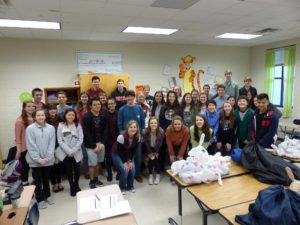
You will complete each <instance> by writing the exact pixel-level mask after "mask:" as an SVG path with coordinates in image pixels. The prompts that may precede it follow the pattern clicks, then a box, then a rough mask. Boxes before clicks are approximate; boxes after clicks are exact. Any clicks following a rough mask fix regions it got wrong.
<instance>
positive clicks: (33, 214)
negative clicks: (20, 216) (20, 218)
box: [25, 202, 40, 225]
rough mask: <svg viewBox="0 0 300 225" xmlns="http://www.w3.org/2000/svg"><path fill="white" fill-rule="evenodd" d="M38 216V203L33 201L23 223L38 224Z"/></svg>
mask: <svg viewBox="0 0 300 225" xmlns="http://www.w3.org/2000/svg"><path fill="white" fill-rule="evenodd" d="M39 218H40V212H39V208H38V204H37V203H36V202H35V203H34V204H33V205H32V206H31V207H30V209H29V212H28V214H27V217H26V221H25V225H38V223H39Z"/></svg>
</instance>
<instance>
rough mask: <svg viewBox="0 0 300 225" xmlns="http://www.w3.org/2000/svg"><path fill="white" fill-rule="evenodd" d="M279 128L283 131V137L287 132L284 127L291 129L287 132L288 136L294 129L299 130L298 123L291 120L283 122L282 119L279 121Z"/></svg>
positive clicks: (292, 133)
mask: <svg viewBox="0 0 300 225" xmlns="http://www.w3.org/2000/svg"><path fill="white" fill-rule="evenodd" d="M279 128H280V131H281V132H282V133H283V135H284V137H285V135H286V133H287V130H286V129H287V128H290V129H292V130H291V134H289V136H290V137H292V136H294V134H295V130H297V129H298V130H300V125H297V124H294V123H292V122H283V121H281V122H279ZM284 137H283V138H284Z"/></svg>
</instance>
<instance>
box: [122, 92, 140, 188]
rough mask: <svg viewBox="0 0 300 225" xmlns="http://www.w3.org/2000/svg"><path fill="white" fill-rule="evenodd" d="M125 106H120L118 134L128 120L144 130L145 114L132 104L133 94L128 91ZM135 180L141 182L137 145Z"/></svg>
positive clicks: (124, 127) (125, 126)
mask: <svg viewBox="0 0 300 225" xmlns="http://www.w3.org/2000/svg"><path fill="white" fill-rule="evenodd" d="M125 96H126V101H127V104H126V105H124V106H122V107H121V108H120V110H119V113H118V128H119V131H120V133H121V132H122V131H125V130H126V129H127V125H128V122H129V121H130V120H134V121H136V123H137V125H138V128H139V130H140V131H142V130H143V129H144V128H145V114H144V111H143V109H142V107H141V106H140V105H136V104H134V99H135V92H134V91H133V90H128V91H127V92H126V94H125ZM134 160H135V161H134V162H135V166H136V168H135V179H136V180H137V181H138V182H140V183H141V182H143V177H142V176H141V161H142V146H141V145H140V144H138V148H137V150H136V152H135V158H134Z"/></svg>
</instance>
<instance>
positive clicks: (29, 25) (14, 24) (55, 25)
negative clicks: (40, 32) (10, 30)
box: [0, 19, 60, 30]
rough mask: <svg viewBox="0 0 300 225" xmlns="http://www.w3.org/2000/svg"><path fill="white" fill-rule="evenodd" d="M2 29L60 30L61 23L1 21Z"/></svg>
mask: <svg viewBox="0 0 300 225" xmlns="http://www.w3.org/2000/svg"><path fill="white" fill-rule="evenodd" d="M0 27H17V28H35V29H54V30H60V23H57V22H42V21H28V20H7V19H0Z"/></svg>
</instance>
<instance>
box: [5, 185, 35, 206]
mask: <svg viewBox="0 0 300 225" xmlns="http://www.w3.org/2000/svg"><path fill="white" fill-rule="evenodd" d="M34 189H35V186H34V185H30V186H25V187H24V190H23V191H22V193H21V199H20V208H21V207H29V205H30V202H31V199H32V196H33V193H34ZM1 192H2V194H3V193H4V190H1ZM11 208H12V206H11V205H4V208H3V209H4V210H7V209H11Z"/></svg>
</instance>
